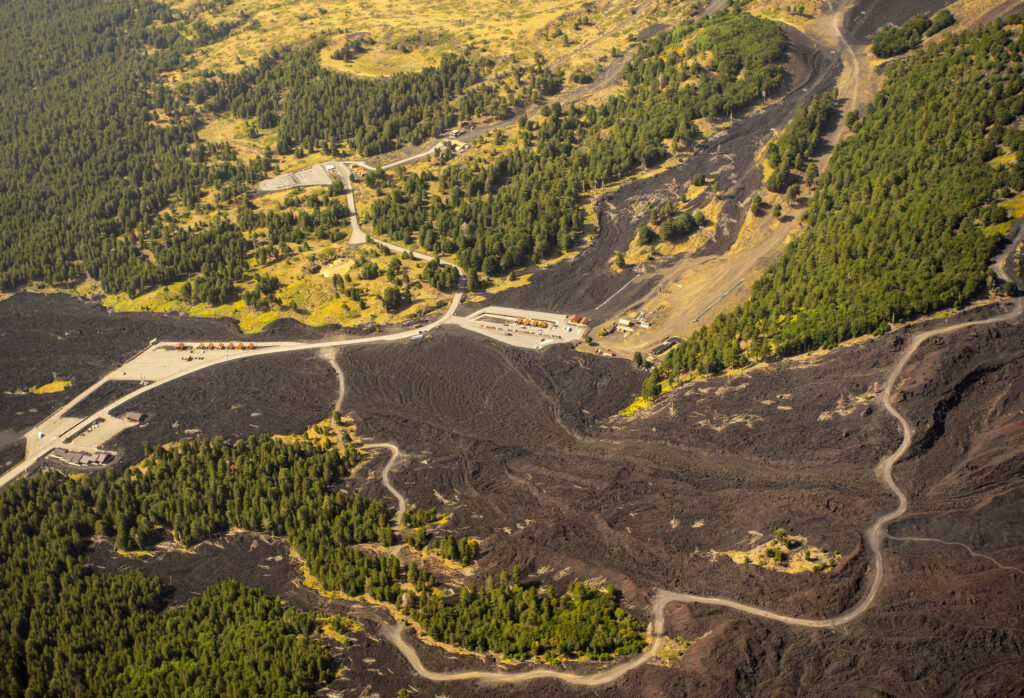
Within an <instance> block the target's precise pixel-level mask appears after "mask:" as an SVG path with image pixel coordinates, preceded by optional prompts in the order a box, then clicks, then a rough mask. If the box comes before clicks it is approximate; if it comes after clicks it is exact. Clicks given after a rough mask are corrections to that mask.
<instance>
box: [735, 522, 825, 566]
mask: <svg viewBox="0 0 1024 698" xmlns="http://www.w3.org/2000/svg"><path fill="white" fill-rule="evenodd" d="M721 554H724V555H725V556H726V557H728V558H729V559H730V560H732V561H733V562H735V563H736V564H737V565H751V564H753V565H758V566H760V567H764V568H765V569H769V570H774V571H776V572H785V573H787V574H799V573H801V572H827V571H829V570H831V569H832V568H833V567H835V566H836V563H837V562H838V560H839V558H840V557H842V556H841V555H840V554H839V553H838V552H836V551H832V552H828V551H827V550H824V549H822V548H816V547H814V546H811V545H808V543H807V538H806V537H804V536H793V535H789V534H787V533H786V531H785V530H784V529H781V528H779V529H776V530H775V533H774V534H773V535H772V537H771V538H769V539H768V540H767V541H765V542H763V543H760V544H758V545H755V546H754V547H753V548H751V549H750V550H728V551H726V552H725V553H721ZM717 555H718V553H715V557H717Z"/></svg>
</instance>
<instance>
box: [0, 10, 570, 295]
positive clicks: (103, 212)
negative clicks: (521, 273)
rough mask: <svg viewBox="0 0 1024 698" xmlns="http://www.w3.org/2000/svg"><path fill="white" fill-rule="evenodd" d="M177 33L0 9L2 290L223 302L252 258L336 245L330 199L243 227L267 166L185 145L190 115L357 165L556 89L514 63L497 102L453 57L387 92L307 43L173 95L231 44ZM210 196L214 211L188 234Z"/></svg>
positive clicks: (79, 14) (116, 17)
mask: <svg viewBox="0 0 1024 698" xmlns="http://www.w3.org/2000/svg"><path fill="white" fill-rule="evenodd" d="M183 21H184V20H182V19H181V18H180V17H178V16H177V15H176V14H174V13H173V12H172V11H171V10H170V8H169V7H168V6H167V5H164V4H161V3H159V2H154V1H152V0H115V2H99V0H82V1H81V2H75V3H62V2H56V1H55V0H26V2H20V3H7V4H5V5H3V6H2V7H0V118H2V120H3V123H4V124H5V128H4V129H3V132H2V133H0V211H2V213H3V216H0V290H4V291H7V290H12V289H14V288H17V287H19V286H21V285H23V284H25V283H26V282H28V281H32V280H36V281H42V282H45V283H47V284H51V285H52V284H57V283H62V282H68V281H74V280H77V279H80V278H82V277H83V275H88V276H89V277H91V278H93V279H96V280H97V281H99V282H100V284H101V286H102V289H103V290H104V291H105V292H107V293H121V292H123V293H127V294H129V295H131V296H137V295H139V294H141V293H143V292H145V291H147V290H151V289H153V288H155V287H158V286H163V285H167V284H170V283H172V282H176V281H180V280H182V279H187V278H192V279H193V282H192V283H191V284H190V286H189V289H188V291H189V299H190V300H196V301H203V302H208V303H214V304H218V303H226V302H228V301H232V300H234V299H235V298H236V297H237V295H238V289H237V284H238V283H240V282H241V281H243V280H246V279H248V278H249V271H248V270H249V265H248V256H249V254H250V253H251V252H252V251H253V247H254V246H258V245H259V244H263V245H267V246H270V247H271V248H276V249H283V248H282V247H281V246H282V245H283V243H288V242H293V243H299V242H301V241H303V240H306V239H309V238H311V237H312V238H323V239H326V238H331V239H336V238H339V237H340V236H343V235H345V234H347V231H346V230H345V229H344V226H342V225H339V223H340V222H342V221H343V220H344V219H345V218H346V217H347V215H348V212H347V210H345V209H344V208H343V205H341V204H340V203H337V202H335V203H333V204H331V205H327V206H324V207H323V208H317V207H314V209H313V210H312V211H307V210H303V211H300V212H298V213H297V214H296V213H292V212H285V213H273V212H271V213H262V214H260V213H254V212H253V211H252V206H251V204H248V203H247V202H245V200H244V197H245V194H246V193H247V192H249V191H250V190H251V188H252V186H253V184H255V183H256V182H257V181H259V180H261V179H263V178H264V177H265V176H266V175H267V173H268V170H269V168H270V162H271V161H270V157H271V155H272V153H270V152H268V153H266V154H264V155H262V156H257V157H253V158H250V159H248V160H247V161H242V160H239V159H238V157H237V153H235V151H234V150H233V149H232V148H231V147H230V146H228V145H227V144H219V145H211V144H208V143H206V142H204V141H201V140H200V139H199V135H198V133H199V130H200V129H201V128H202V126H203V125H204V119H203V118H201V115H207V116H208V115H211V114H214V115H215V114H227V113H231V114H234V115H237V116H240V117H243V118H246V119H250V120H251V122H252V124H253V128H256V129H266V128H276V129H277V131H278V136H279V137H278V150H279V152H281V153H290V152H292V151H293V150H294V149H296V148H304V149H305V150H307V151H312V150H315V149H319V150H321V151H323V152H329V153H333V152H337V149H338V148H339V147H342V146H344V147H348V148H352V147H355V148H356V149H358V150H359V151H360V153H361V154H362V155H372V154H374V153H378V152H382V151H385V150H390V149H392V148H395V147H397V146H399V145H402V144H405V143H410V142H412V143H419V142H421V141H423V140H424V139H425V138H427V137H428V136H437V135H440V133H441V131H442V130H443V129H444V128H447V127H449V126H452V125H453V124H454V123H456V121H457V120H458V119H460V118H471V117H473V116H476V115H484V114H488V115H503V114H505V113H507V112H508V111H509V110H510V108H511V107H512V106H513V105H515V104H518V103H521V101H522V100H524V99H531V98H532V99H539V98H540V97H543V96H544V95H548V94H551V93H553V92H555V91H557V90H558V89H559V88H560V86H561V84H562V78H561V75H560V74H559V73H557V72H555V71H552V70H551V69H549V68H548V67H547V66H546V65H544V64H543V63H542V62H540V61H538V62H536V63H535V64H533V65H530V66H516V69H515V70H514V71H513V72H514V74H515V78H516V81H517V87H516V89H515V90H514V91H513V92H512V93H509V92H508V91H507V90H505V89H501V90H499V89H498V88H497V87H495V86H494V85H491V84H490V83H486V82H482V78H483V77H484V76H485V75H487V74H489V71H490V70H491V68H492V66H491V65H490V64H489V63H487V62H486V61H483V60H480V59H477V60H474V61H472V62H471V61H470V60H468V59H467V58H465V57H461V56H445V57H444V58H443V59H442V61H441V63H440V65H439V66H438V67H435V68H427V69H424V70H422V71H418V72H414V73H400V74H398V75H395V76H393V77H391V78H388V79H386V80H371V79H366V78H354V77H352V76H349V75H345V74H339V73H335V72H332V71H328V70H326V69H324V68H322V67H320V65H319V53H318V52H319V49H320V47H321V44H320V41H314V42H313V43H311V44H309V45H307V46H302V47H295V48H290V49H281V50H280V51H278V52H275V53H272V54H268V55H266V56H263V57H262V58H261V60H260V61H259V63H258V64H257V65H256V66H255V67H251V68H247V69H245V70H243V71H242V72H240V73H239V74H231V75H220V76H218V75H208V76H206V77H200V78H198V79H194V80H188V81H185V82H184V83H182V84H181V85H180V86H174V87H172V86H169V84H168V81H167V74H168V71H172V70H175V69H178V68H181V67H182V66H185V65H187V64H188V62H189V60H190V58H189V55H190V52H192V51H194V50H195V49H196V48H198V47H199V46H201V45H202V44H203V43H204V42H209V41H214V40H216V39H217V38H218V37H219V36H221V34H222V33H223V32H224V31H228V30H230V27H213V28H210V27H206V26H205V25H203V24H202V23H199V24H198V25H197V24H195V23H193V25H192V26H190V27H188V30H187V31H186V30H185V29H184V28H183ZM186 34H187V35H188V36H193V37H194V38H186ZM321 41H322V40H321ZM211 193H212V194H213V197H214V206H215V209H216V211H218V212H219V215H218V216H216V217H213V218H212V219H206V220H200V221H198V222H197V221H192V220H187V219H188V218H189V216H188V212H190V211H191V210H192V209H194V208H195V207H196V206H197V204H199V202H201V201H203V199H204V197H206V196H207V195H209V194H211ZM337 194H340V191H338V192H333V193H332V194H331V196H336V195H337ZM172 205H178V206H179V207H181V208H182V209H184V210H185V212H186V213H185V214H184V216H183V218H184V219H182V217H181V216H180V215H175V214H174V213H173V212H172V209H171V208H170V207H171V206H172ZM256 233H258V234H256ZM254 234H255V235H254ZM253 237H255V238H258V239H257V242H256V244H255V245H254V244H253V243H252V242H251V241H250V239H251V238H253Z"/></svg>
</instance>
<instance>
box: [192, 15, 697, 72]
mask: <svg viewBox="0 0 1024 698" xmlns="http://www.w3.org/2000/svg"><path fill="white" fill-rule="evenodd" d="M695 4H696V3H694V2H693V1H692V0H690V1H688V2H682V3H678V4H670V5H669V7H665V6H663V5H662V4H661V3H652V4H651V5H649V6H646V7H642V8H634V7H630V6H629V5H627V4H621V5H611V6H608V7H604V8H600V7H599V6H598V5H597V3H595V2H592V0H576V1H575V2H573V1H570V2H565V1H564V0H498V1H497V2H492V3H486V4H473V3H460V2H454V1H453V0H407V1H406V2H398V1H397V0H360V1H359V2H356V0H333V1H329V2H318V1H316V0H236V1H235V2H232V3H218V4H216V5H213V4H211V3H207V2H202V0H177V2H172V5H173V6H174V7H175V8H176V9H178V10H180V11H183V12H185V13H187V14H188V15H189V16H190V18H191V20H192V23H193V25H192V26H193V31H196V30H197V29H198V28H199V26H198V24H197V20H198V19H199V18H200V17H201V18H202V21H203V24H205V25H206V26H215V25H217V24H219V23H220V22H227V23H229V24H230V25H233V27H232V29H231V31H230V32H228V33H227V35H226V36H224V37H222V38H220V39H218V40H216V41H214V42H213V43H210V44H208V45H207V46H204V47H203V48H201V49H199V51H198V52H197V55H196V58H197V61H198V63H197V65H196V66H195V67H194V68H191V69H190V71H191V72H196V73H198V72H199V71H202V70H215V71H223V72H233V71H237V70H240V69H241V68H242V66H244V65H246V64H252V63H253V62H255V61H256V60H257V59H258V58H259V56H260V55H262V54H264V53H266V52H267V51H269V50H271V49H274V48H277V47H282V46H288V45H292V44H296V43H300V42H303V41H305V40H307V39H309V38H311V37H313V36H314V35H318V34H323V33H325V34H327V35H329V36H330V35H333V36H336V39H335V40H333V41H332V42H331V43H330V45H329V46H328V47H327V48H326V49H325V50H324V51H323V53H322V57H321V59H322V61H323V64H324V65H325V66H328V67H330V68H334V69H337V70H345V71H348V72H352V73H355V74H359V75H367V76H381V75H388V74H391V73H394V72H397V71H404V70H418V69H420V68H423V67H426V66H428V65H436V64H437V62H438V60H439V59H440V56H441V54H442V53H444V52H451V51H461V50H470V51H472V52H477V53H483V54H488V55H491V56H493V57H494V58H506V57H508V56H517V57H519V58H527V57H532V56H533V54H534V53H535V52H540V53H541V54H543V55H544V56H546V57H547V58H548V59H549V60H557V61H559V62H560V64H561V65H560V67H563V68H567V69H569V70H570V71H571V70H573V69H575V68H577V67H584V68H586V67H591V68H592V67H593V64H594V61H595V59H596V58H598V57H600V56H605V55H607V54H608V53H609V52H610V51H611V50H612V49H613V48H616V49H624V48H626V45H627V43H628V39H629V36H630V35H632V34H635V33H636V32H637V31H639V30H640V29H643V28H644V27H646V26H647V25H649V24H651V22H652V21H655V20H657V21H662V22H665V21H670V20H673V19H674V20H678V19H680V18H682V17H686V16H689V15H690V14H691V13H692V12H693V9H694V7H695ZM634 12H635V13H634ZM350 41H351V42H353V44H357V45H359V49H358V50H355V51H352V53H351V55H349V56H347V60H346V59H342V58H340V57H339V58H332V55H338V56H340V55H341V54H340V53H337V52H338V51H339V49H342V48H343V47H344V45H345V44H346V43H348V42H350Z"/></svg>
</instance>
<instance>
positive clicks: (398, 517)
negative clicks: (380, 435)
mask: <svg viewBox="0 0 1024 698" xmlns="http://www.w3.org/2000/svg"><path fill="white" fill-rule="evenodd" d="M363 448H386V449H387V450H389V451H391V460H389V461H388V464H387V465H385V466H384V469H383V470H382V471H381V472H380V481H381V483H383V485H384V488H385V489H386V490H387V491H388V492H390V493H391V494H392V495H394V497H395V499H397V500H398V510H397V511H396V512H395V524H396V525H401V524H402V516H403V515H404V514H405V512H406V511H408V509H409V502H408V501H406V499H405V495H403V494H402V493H401V492H399V491H398V490H397V489H395V486H394V485H392V484H391V471H392V470H394V468H395V466H396V465H397V464H398V461H399V458H400V457H401V456H402V452H401V451H400V450H399V449H398V446H397V445H395V444H393V443H374V444H364V445H363Z"/></svg>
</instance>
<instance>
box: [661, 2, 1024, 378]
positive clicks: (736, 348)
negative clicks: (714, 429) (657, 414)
mask: <svg viewBox="0 0 1024 698" xmlns="http://www.w3.org/2000/svg"><path fill="white" fill-rule="evenodd" d="M1020 22H1021V17H1020V16H1017V17H1015V18H1013V19H1012V20H1011V24H1019V23H1020ZM1022 65H1024V40H1021V39H1019V38H1016V37H1015V33H1014V32H1012V31H1010V28H1009V27H1007V26H1004V25H1003V24H1002V23H996V24H991V25H988V26H985V27H982V28H980V29H977V30H974V31H971V32H967V33H964V34H959V35H954V36H950V37H947V38H946V39H945V40H944V41H942V42H941V43H937V44H933V45H931V46H929V47H928V48H927V49H926V50H924V51H923V52H922V53H920V54H919V55H915V56H912V57H910V58H908V59H907V60H905V61H901V62H899V63H896V64H894V65H892V66H891V67H890V68H889V70H888V72H887V74H886V84H885V86H884V88H883V89H882V90H881V92H880V93H879V94H878V96H877V97H876V98H875V100H874V101H873V102H872V104H871V105H870V106H869V107H868V108H867V110H866V112H865V114H864V117H863V119H862V120H861V121H859V122H857V123H855V124H854V126H855V129H856V133H855V134H853V135H851V136H849V137H847V138H846V139H845V140H843V141H842V142H841V143H840V144H839V146H838V147H837V148H836V150H835V153H834V155H833V156H832V159H831V162H830V164H829V168H828V171H827V172H826V173H825V174H824V175H823V176H822V178H821V182H820V186H819V188H818V190H817V191H816V192H815V194H814V196H813V198H812V200H811V202H810V205H809V208H808V211H807V213H806V220H807V223H808V230H807V232H805V233H804V234H803V235H801V236H800V237H798V238H797V239H795V240H793V241H792V242H791V243H789V244H788V245H787V246H786V249H785V250H784V252H783V255H782V259H780V260H779V261H778V262H776V263H775V264H773V265H772V266H771V267H769V268H768V270H767V271H766V272H765V274H764V276H763V277H762V278H761V279H759V280H758V281H757V282H756V283H755V284H754V286H753V288H752V290H751V297H750V299H749V300H748V301H746V302H745V303H744V304H743V305H741V306H740V307H739V308H737V309H735V310H733V311H731V312H729V313H726V314H723V315H720V316H718V317H717V318H716V319H715V320H714V321H713V322H712V323H711V324H710V325H708V326H706V327H704V328H702V329H701V330H699V331H698V332H696V333H695V334H694V335H693V337H691V338H690V339H689V340H688V341H685V342H683V343H682V344H680V345H678V346H677V347H676V348H674V349H673V350H672V351H671V352H670V353H669V354H668V355H667V356H666V358H665V360H664V362H663V363H662V364H661V366H660V367H659V368H658V369H657V370H656V371H655V372H654V373H653V374H652V376H651V377H650V378H649V379H648V381H647V384H646V385H645V393H646V394H648V395H650V394H652V393H653V392H656V390H657V385H658V384H659V383H660V382H661V381H662V380H664V379H666V378H675V377H677V376H679V375H680V374H683V373H686V372H689V371H699V372H702V373H714V372H717V371H720V370H722V369H724V368H731V367H738V366H743V365H745V364H747V363H749V362H751V361H757V360H760V359H763V358H765V357H768V356H773V355H778V356H788V355H792V354H797V353H801V352H805V351H809V350H812V349H817V348H819V347H825V348H828V347H833V346H835V345H836V344H838V343H839V342H841V341H843V340H846V339H850V338H852V337H856V336H858V335H863V334H868V333H871V332H884V331H885V330H886V328H887V327H888V323H890V322H894V321H901V320H907V319H911V318H914V317H916V316H918V315H920V314H922V313H928V312H932V311H935V310H939V309H942V308H950V307H961V306H963V305H964V304H965V303H967V302H969V301H970V300H971V299H972V298H975V297H976V296H977V295H978V294H979V293H981V292H983V291H984V290H986V289H987V288H988V287H989V286H990V285H991V284H992V282H993V280H994V279H993V277H992V274H991V272H990V271H989V270H988V264H989V260H990V258H991V257H992V255H993V253H994V251H995V249H996V245H997V244H998V243H999V240H1000V239H1001V231H1000V230H999V229H998V228H995V227H992V226H993V224H996V223H1000V222H1002V221H1004V220H1006V218H1007V211H1006V209H1005V208H1004V207H1002V206H1000V205H999V201H1000V200H1001V199H1006V198H1009V197H1011V196H1013V195H1015V194H1016V193H1019V192H1021V191H1022V190H1024V165H1022V164H1021V163H1022V161H1024V150H1022V149H1021V148H1022V144H1024V139H1021V138H1020V131H1018V130H1017V129H1014V128H1012V127H1011V123H1012V122H1013V121H1014V119H1015V118H1016V117H1018V116H1020V115H1021V114H1022V113H1024V77H1022V76H1024V73H1022ZM1001 147H1007V148H1010V149H1011V150H1013V151H1014V152H1015V153H1016V156H1017V157H1016V159H1015V161H1014V162H1013V163H1012V164H1011V165H1006V166H995V165H993V164H992V163H990V162H989V161H990V160H992V158H993V157H994V156H996V155H997V154H998V153H999V152H1000V148H1001Z"/></svg>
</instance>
